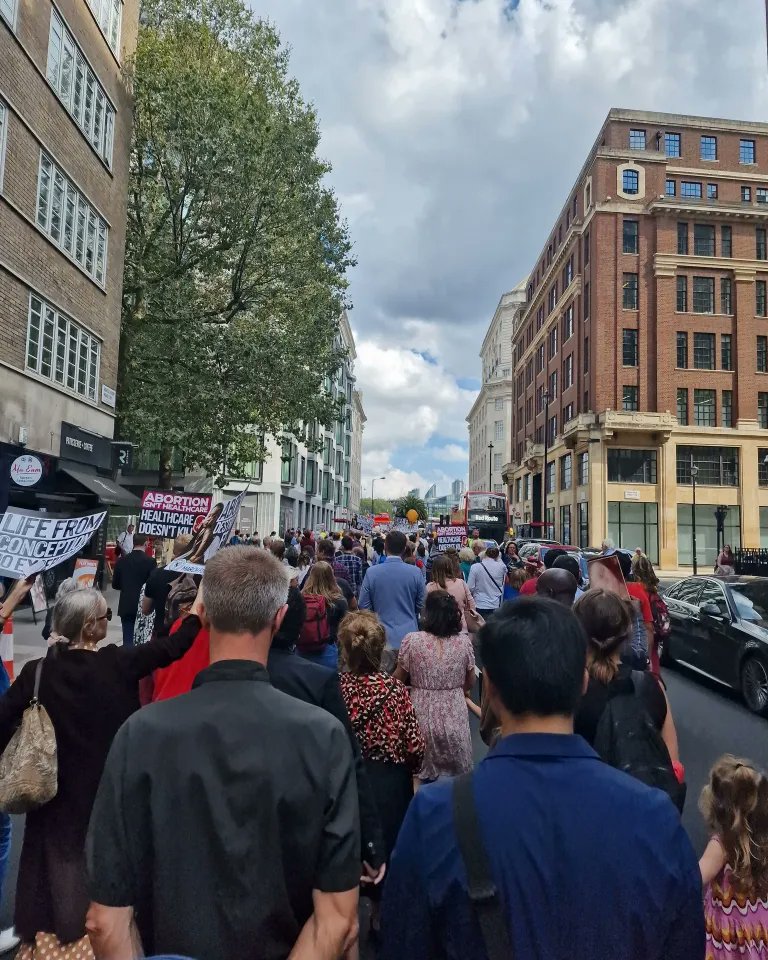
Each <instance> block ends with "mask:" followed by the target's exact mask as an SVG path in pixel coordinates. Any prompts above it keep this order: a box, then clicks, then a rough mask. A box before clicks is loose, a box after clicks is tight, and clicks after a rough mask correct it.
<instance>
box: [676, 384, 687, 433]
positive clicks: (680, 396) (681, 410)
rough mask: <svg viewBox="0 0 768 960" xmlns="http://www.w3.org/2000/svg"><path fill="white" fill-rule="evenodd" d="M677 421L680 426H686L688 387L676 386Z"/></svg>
mask: <svg viewBox="0 0 768 960" xmlns="http://www.w3.org/2000/svg"><path fill="white" fill-rule="evenodd" d="M677 422H678V423H679V424H680V426H681V427H687V426H688V387H678V388H677Z"/></svg>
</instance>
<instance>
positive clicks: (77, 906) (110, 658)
mask: <svg viewBox="0 0 768 960" xmlns="http://www.w3.org/2000/svg"><path fill="white" fill-rule="evenodd" d="M198 612H199V598H198V599H196V600H195V603H194V604H193V605H192V609H191V610H190V613H189V615H188V616H187V617H186V619H185V620H184V622H183V623H182V624H181V626H180V627H179V629H178V630H177V631H176V633H174V634H173V635H171V636H168V637H157V638H156V639H154V640H151V641H150V642H149V643H145V644H142V645H141V646H138V647H124V646H115V645H113V644H108V645H105V646H103V647H101V646H100V644H101V642H102V641H103V640H104V639H105V637H106V635H107V624H108V623H109V621H110V620H111V619H112V611H111V610H110V609H109V607H108V606H107V602H106V600H105V599H104V597H103V596H102V594H101V593H99V591H98V590H94V589H91V588H88V589H77V590H73V591H71V592H68V593H65V594H64V595H63V596H61V597H60V598H59V599H58V600H57V601H56V605H55V607H54V611H53V631H54V632H55V633H56V634H57V635H58V637H59V639H58V641H57V642H56V643H54V644H53V645H52V646H51V647H50V648H49V650H48V653H47V655H46V656H45V658H44V660H43V666H42V673H41V677H40V692H39V699H40V703H41V704H42V705H43V706H44V707H45V709H46V710H47V711H48V714H49V716H50V718H51V721H52V723H53V727H54V730H55V732H56V745H57V752H58V764H59V771H58V773H59V780H58V792H57V794H56V796H55V797H54V798H53V800H51V801H50V802H49V803H47V804H45V805H44V806H43V807H40V808H39V809H38V810H34V811H32V812H31V813H29V814H27V821H26V829H25V831H24V843H23V845H22V848H21V860H20V863H19V876H18V883H17V885H16V908H15V917H14V920H15V926H16V934H17V935H18V936H20V937H21V940H22V945H21V948H20V950H19V953H18V954H17V957H18V958H21V960H38V958H45V960H90V958H92V957H93V952H92V951H91V947H90V943H89V940H88V937H87V935H86V930H85V916H86V912H87V910H88V905H89V897H88V890H87V880H86V869H85V836H86V831H87V829H88V821H89V819H90V815H91V807H92V806H93V801H94V798H95V796H96V790H97V788H98V786H99V780H100V779H101V774H102V771H103V769H104V763H105V761H106V758H107V753H108V752H109V748H110V746H111V744H112V740H113V738H114V736H115V734H116V733H117V731H118V729H119V728H120V727H121V726H122V724H123V723H124V722H125V721H126V720H127V719H128V717H129V716H130V715H131V714H132V713H134V712H135V711H136V710H138V709H139V680H141V678H142V677H145V676H147V675H148V674H150V673H151V672H152V671H153V670H156V669H158V668H159V667H165V666H168V664H170V663H172V662H173V661H174V660H178V659H179V658H180V657H182V656H183V655H184V654H185V653H186V652H187V650H188V649H189V647H190V646H191V645H192V642H193V640H194V639H195V636H196V634H197V632H198V630H199V629H200V619H199V617H198V615H197V614H198ZM38 663H39V661H38V660H33V661H31V662H30V663H27V664H25V666H24V667H23V669H22V671H21V673H20V674H19V676H18V679H17V680H16V681H15V682H14V683H13V684H11V687H10V689H9V690H8V691H7V692H6V693H5V694H4V695H3V696H2V697H0V750H3V749H5V747H6V745H7V743H8V741H9V740H10V738H11V736H12V734H13V732H14V730H15V728H16V726H17V725H18V723H19V721H20V720H21V715H22V713H23V712H24V710H25V708H26V707H27V706H28V705H29V701H30V700H31V699H32V694H33V690H34V683H35V672H36V669H37V665H38Z"/></svg>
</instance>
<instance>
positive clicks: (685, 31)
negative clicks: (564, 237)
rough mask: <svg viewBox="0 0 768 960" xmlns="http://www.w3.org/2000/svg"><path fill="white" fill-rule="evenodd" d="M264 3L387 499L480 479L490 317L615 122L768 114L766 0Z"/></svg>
mask: <svg viewBox="0 0 768 960" xmlns="http://www.w3.org/2000/svg"><path fill="white" fill-rule="evenodd" d="M251 3H252V5H253V8H254V10H256V11H257V13H258V14H259V15H260V16H265V17H267V18H269V19H271V20H272V21H273V22H274V23H275V25H276V26H277V28H278V30H279V31H280V33H281V36H282V38H283V40H284V42H285V43H286V44H288V45H289V46H290V48H291V61H290V64H291V66H290V69H291V71H292V73H293V74H294V75H295V76H296V77H297V79H298V80H299V83H300V85H301V89H302V92H303V95H304V96H305V97H306V98H307V99H308V100H310V101H312V102H313V103H314V105H315V106H316V109H317V112H318V117H319V121H320V128H321V133H322V138H321V143H320V153H321V155H322V156H323V157H324V158H326V159H327V160H329V161H330V162H331V163H332V165H333V168H334V169H333V173H332V174H331V177H330V181H331V184H332V185H333V187H334V189H335V190H336V192H337V194H338V197H339V200H340V203H341V207H342V211H343V214H344V216H345V217H346V218H347V220H348V222H349V226H350V232H351V235H352V238H353V240H354V243H355V253H356V255H357V258H358V266H357V267H356V268H355V269H354V271H353V272H352V275H351V278H350V280H351V285H350V297H351V300H352V301H353V303H354V309H353V310H352V311H350V323H351V324H352V328H353V330H354V332H355V336H356V339H357V349H358V363H357V372H358V376H359V384H360V386H361V388H362V390H363V401H364V406H365V409H366V413H367V416H368V423H367V426H366V431H365V435H364V436H365V439H364V447H363V477H364V479H365V480H366V481H367V480H368V479H369V478H370V477H372V476H376V477H379V476H382V475H386V476H387V480H386V481H377V483H376V491H377V493H378V492H380V493H382V494H386V495H391V496H395V495H398V494H400V493H403V492H404V491H405V490H407V489H408V488H410V487H416V486H418V487H421V488H422V489H426V488H427V487H428V486H429V485H430V484H431V483H433V482H437V483H438V487H439V488H440V489H441V490H446V491H447V488H448V484H449V483H450V481H451V480H452V479H454V478H455V477H457V476H459V477H465V476H466V471H467V460H466V449H467V430H466V422H465V419H464V418H465V417H466V414H467V412H468V411H469V408H470V407H471V405H472V403H473V402H474V399H475V397H476V392H477V389H478V388H479V382H478V379H477V378H478V377H479V375H480V361H479V357H478V351H479V349H480V345H481V343H482V340H483V336H484V334H485V330H486V328H487V325H488V322H489V321H490V318H491V317H492V315H493V311H494V309H495V308H496V305H497V303H498V301H499V298H500V297H501V295H502V293H504V292H505V291H507V290H510V289H512V288H513V287H514V286H515V285H516V284H517V283H518V282H519V281H520V280H521V279H523V278H524V277H525V275H526V273H527V271H528V269H529V267H530V265H531V263H533V262H534V260H535V258H536V256H537V254H538V252H539V250H540V247H541V244H542V242H543V241H544V239H545V237H546V235H547V232H548V231H549V229H550V227H551V225H552V223H553V221H554V218H555V217H556V216H557V214H558V212H559V210H560V208H561V206H562V203H563V201H564V198H565V196H566V195H567V192H568V191H569V190H570V188H571V185H572V183H573V181H574V179H575V177H576V175H577V174H578V171H579V169H580V167H581V164H582V163H583V161H584V158H585V156H586V154H587V152H588V150H589V149H590V147H591V145H592V143H593V141H594V138H595V137H596V135H597V133H598V131H599V129H600V125H601V124H602V122H603V120H604V119H605V116H606V114H607V112H608V110H609V109H610V108H611V107H613V106H616V107H633V108H637V109H647V110H662V111H669V112H672V113H675V112H677V113H693V114H701V115H704V116H707V115H709V116H721V117H733V118H738V119H745V120H751V119H756V120H759V119H763V120H764V119H765V118H766V104H767V103H768V96H767V94H768V89H767V88H768V83H767V82H766V62H765V60H766V56H765V22H764V18H765V11H764V5H763V3H761V2H760V0H729V2H728V3H716V2H714V0H709V2H701V0H675V2H670V0H546V2H544V0H519V2H518V0H515V2H512V3H510V0H325V2H318V0H258V2H257V0H251ZM460 453H461V459H459V454H460ZM367 489H368V490H369V489H370V486H369V485H368V486H367Z"/></svg>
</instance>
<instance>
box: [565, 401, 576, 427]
mask: <svg viewBox="0 0 768 960" xmlns="http://www.w3.org/2000/svg"><path fill="white" fill-rule="evenodd" d="M575 416H576V411H575V409H574V405H573V404H572V403H567V404H566V405H565V407H564V408H563V424H566V423H570V422H571V420H573V418H574V417H575Z"/></svg>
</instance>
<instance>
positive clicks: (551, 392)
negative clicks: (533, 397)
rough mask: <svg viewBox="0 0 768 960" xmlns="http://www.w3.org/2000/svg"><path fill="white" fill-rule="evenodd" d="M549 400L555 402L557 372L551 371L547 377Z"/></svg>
mask: <svg viewBox="0 0 768 960" xmlns="http://www.w3.org/2000/svg"><path fill="white" fill-rule="evenodd" d="M549 399H550V401H551V400H557V370H553V371H552V373H550V375H549Z"/></svg>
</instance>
